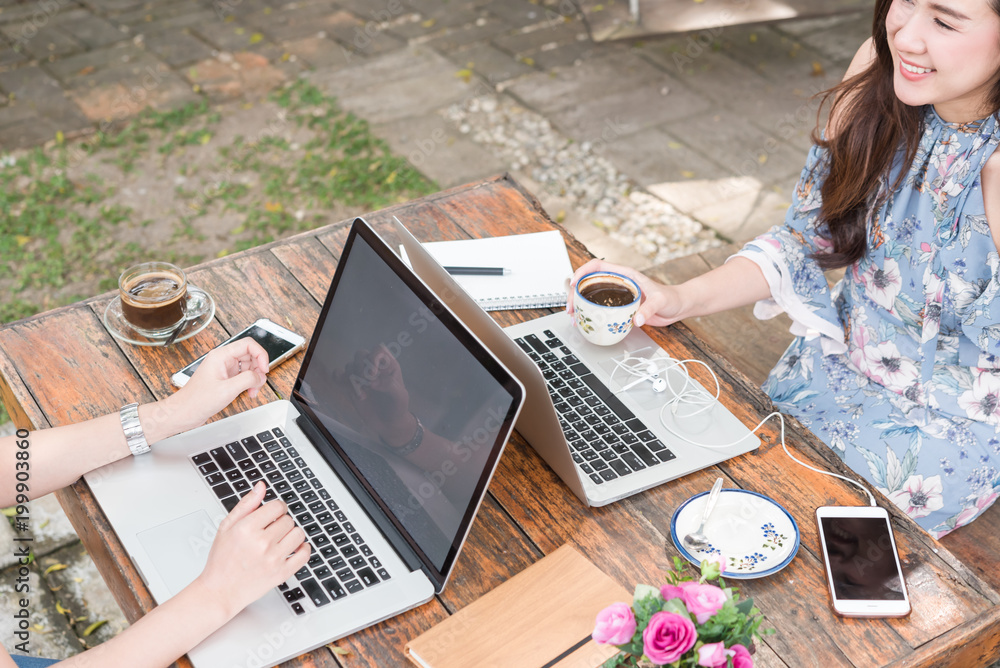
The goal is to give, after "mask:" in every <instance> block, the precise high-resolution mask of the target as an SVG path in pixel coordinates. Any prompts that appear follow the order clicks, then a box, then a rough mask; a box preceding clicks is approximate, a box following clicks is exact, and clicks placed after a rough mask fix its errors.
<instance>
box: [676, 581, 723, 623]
mask: <svg viewBox="0 0 1000 668" xmlns="http://www.w3.org/2000/svg"><path fill="white" fill-rule="evenodd" d="M727 600H728V597H727V596H726V592H724V591H722V590H721V589H719V588H718V587H716V586H715V585H710V584H698V583H694V584H693V585H692V586H690V587H685V588H684V605H685V606H687V609H688V612H690V613H691V614H692V615H694V617H695V619H697V620H698V623H699V624H704V623H705V622H707V621H708V618H709V617H711V616H712V615H714V614H715V613H717V612H718V611H719V609H720V608H721V607H722V605H723V604H724V603H725V602H726V601H727Z"/></svg>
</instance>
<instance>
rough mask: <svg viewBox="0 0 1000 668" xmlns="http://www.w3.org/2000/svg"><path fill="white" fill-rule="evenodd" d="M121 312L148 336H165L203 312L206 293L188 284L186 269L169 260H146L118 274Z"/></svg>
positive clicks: (137, 329)
mask: <svg viewBox="0 0 1000 668" xmlns="http://www.w3.org/2000/svg"><path fill="white" fill-rule="evenodd" d="M118 295H119V297H120V298H121V310H122V316H124V318H125V320H126V321H128V324H130V325H131V326H132V328H133V329H135V331H136V332H138V333H139V334H142V335H143V336H145V337H147V338H152V339H156V338H166V337H169V336H170V335H171V334H172V333H173V332H174V330H175V329H176V328H177V327H178V326H180V325H181V323H183V322H184V321H186V320H190V319H193V318H197V317H198V316H200V315H202V312H203V310H205V309H206V308H207V306H208V303H209V300H208V299H207V295H206V294H205V293H204V292H203V291H201V290H199V289H198V288H195V287H193V286H190V285H188V282H187V276H186V275H185V274H184V270H183V269H181V268H180V267H176V266H174V265H172V264H170V263H168V262H144V263H143V264H137V265H135V266H134V267H129V268H128V269H126V270H125V271H124V272H122V275H121V276H120V277H119V278H118Z"/></svg>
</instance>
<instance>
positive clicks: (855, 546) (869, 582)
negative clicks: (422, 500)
mask: <svg viewBox="0 0 1000 668" xmlns="http://www.w3.org/2000/svg"><path fill="white" fill-rule="evenodd" d="M816 521H817V522H818V524H819V542H820V547H821V549H822V551H823V561H824V562H826V577H827V581H828V582H829V583H830V596H831V598H832V600H833V609H834V612H836V613H837V614H840V615H843V616H845V617H905V616H906V615H908V614H910V599H909V597H908V596H907V595H906V584H905V583H904V581H903V571H902V569H901V568H900V566H899V555H898V554H897V553H896V541H895V539H894V538H893V535H892V525H890V524H889V513H888V512H886V510H885V509H884V508H878V507H873V506H857V507H844V506H823V507H821V508H817V509H816Z"/></svg>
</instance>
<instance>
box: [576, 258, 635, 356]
mask: <svg viewBox="0 0 1000 668" xmlns="http://www.w3.org/2000/svg"><path fill="white" fill-rule="evenodd" d="M641 302H642V290H640V289H639V286H638V285H637V284H636V282H635V281H633V280H632V279H631V278H629V277H627V276H623V275H621V274H616V273H614V272H611V271H596V272H593V273H590V274H587V275H586V276H584V277H583V278H581V279H580V280H579V281H578V282H577V284H576V294H575V296H574V299H573V310H574V317H575V318H576V325H577V329H578V330H579V332H580V334H581V335H583V337H584V338H585V339H587V340H588V341H590V342H591V343H595V344H597V345H599V346H610V345H613V344H615V343H618V342H619V341H621V340H622V339H624V338H625V337H626V336H628V333H629V332H630V331H632V318H633V317H634V316H635V313H636V311H638V310H639V304H640V303H641Z"/></svg>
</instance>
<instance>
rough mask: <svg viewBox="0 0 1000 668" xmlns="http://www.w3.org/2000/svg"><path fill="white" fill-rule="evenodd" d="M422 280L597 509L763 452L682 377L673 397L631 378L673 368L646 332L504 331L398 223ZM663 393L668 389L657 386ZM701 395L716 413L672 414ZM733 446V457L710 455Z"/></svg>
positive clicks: (671, 377) (549, 320)
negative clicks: (678, 400)
mask: <svg viewBox="0 0 1000 668" xmlns="http://www.w3.org/2000/svg"><path fill="white" fill-rule="evenodd" d="M395 225H396V233H397V234H398V235H399V237H400V240H401V243H402V245H403V248H404V250H405V252H406V255H407V259H408V261H409V263H410V266H412V267H413V270H414V271H415V272H416V273H417V275H418V276H420V277H421V278H422V279H423V280H424V282H426V283H427V285H429V286H430V287H431V289H433V290H434V291H435V292H437V294H438V295H440V296H441V298H442V299H443V300H444V302H445V303H446V304H447V305H448V306H449V307H451V309H452V310H454V311H455V313H457V314H458V316H459V317H460V318H462V320H463V321H464V322H465V324H466V325H467V326H468V327H469V328H470V329H471V330H472V331H474V332H475V333H476V335H477V336H478V337H479V338H480V340H482V341H483V342H484V343H485V344H486V345H487V346H489V347H490V349H491V350H492V351H493V353H494V354H495V355H496V356H497V357H498V358H499V359H501V360H502V361H503V363H504V364H505V365H506V366H507V367H508V368H509V369H510V370H511V371H513V372H514V374H515V375H516V376H517V377H518V379H520V381H521V383H522V384H523V385H524V387H525V389H526V391H527V400H526V402H525V406H524V410H523V411H522V412H521V415H520V417H519V418H518V422H517V431H518V433H520V434H521V435H522V436H523V437H524V439H525V440H526V441H527V442H528V443H529V444H530V445H531V447H533V448H534V449H535V450H536V451H537V452H538V454H539V455H541V456H542V458H543V459H544V460H545V461H546V462H547V463H548V464H549V466H551V467H552V469H553V470H554V471H555V472H556V473H557V474H558V475H559V477H561V478H562V480H563V481H564V482H565V483H566V484H567V485H568V486H569V487H570V489H572V490H573V492H574V493H575V494H576V495H577V496H578V497H580V499H581V500H582V501H583V502H584V503H586V504H588V505H591V506H602V505H606V504H608V503H611V502H613V501H617V500H619V499H622V498H625V497H627V496H631V495H632V494H636V493H638V492H641V491H643V490H646V489H649V488H651V487H655V486H656V485H659V484H661V483H664V482H666V481H668V480H673V479H674V478H679V477H681V476H683V475H687V474H688V473H692V472H694V471H698V470H700V469H703V468H706V467H708V466H711V465H713V464H716V463H718V462H721V461H724V460H726V459H729V458H731V457H735V456H737V455H740V454H743V453H746V452H749V451H751V450H754V449H755V448H757V447H759V446H760V439H759V438H757V436H756V435H754V434H752V433H751V431H750V429H749V428H748V427H746V426H745V425H744V424H743V423H741V422H740V421H739V420H738V419H737V418H736V416H734V415H733V414H732V413H731V412H730V411H729V410H728V409H727V408H726V407H725V406H723V405H722V404H721V403H719V402H718V401H711V397H714V396H715V392H714V389H715V388H714V387H713V388H712V390H713V392H712V393H711V395H709V394H708V393H705V391H704V388H703V387H702V386H701V385H700V384H698V382H697V381H695V380H694V379H692V378H689V377H686V376H685V375H684V373H683V372H682V371H681V370H680V368H679V367H678V368H674V369H671V370H668V371H666V372H665V373H661V374H660V375H661V377H662V379H663V380H665V381H666V387H667V389H666V390H665V391H663V390H661V391H659V392H657V391H656V390H655V389H654V385H653V382H645V381H640V382H638V383H636V382H635V381H636V380H637V379H636V378H635V377H634V376H631V375H629V374H627V373H625V372H624V371H623V369H622V367H621V366H620V365H619V364H618V363H619V362H622V363H626V364H632V363H633V362H631V361H628V360H626V357H628V358H635V357H642V358H646V359H650V360H653V361H656V362H657V364H658V367H659V368H661V369H665V368H667V367H669V366H670V362H669V355H667V353H666V352H665V351H664V350H663V349H662V348H660V347H659V346H658V345H657V344H656V343H655V342H654V341H653V340H652V339H651V338H650V337H649V336H648V335H647V334H646V333H645V332H643V331H642V330H641V329H638V328H633V329H632V331H631V332H630V333H629V335H628V336H627V337H626V338H625V339H624V340H623V341H622V342H621V343H620V344H618V345H615V346H597V345H594V344H592V343H590V342H588V341H587V340H585V339H584V338H583V337H582V336H580V334H579V332H577V330H576V328H575V327H574V326H573V323H572V320H571V318H570V317H569V316H568V315H567V314H566V313H565V312H560V313H554V314H552V315H548V316H544V317H542V318H537V319H535V320H531V321H529V322H525V323H521V324H518V325H512V326H510V327H507V328H500V327H499V326H498V325H497V324H496V322H495V321H494V320H493V318H492V317H491V316H490V315H489V314H488V313H486V312H485V311H483V309H482V308H480V307H479V305H478V304H476V302H475V301H474V300H473V299H472V298H471V297H470V296H469V295H468V293H466V292H465V291H464V290H463V289H462V288H461V286H459V284H458V283H457V282H456V281H455V279H453V278H452V277H451V276H450V275H449V274H448V273H447V272H446V271H445V270H444V269H443V268H442V267H441V265H440V264H438V262H437V261H436V260H435V259H434V258H433V257H432V256H431V255H430V253H428V252H427V251H426V250H424V249H423V248H422V247H421V245H420V243H419V242H418V241H417V240H416V239H415V238H414V237H413V235H411V234H410V233H409V232H408V231H407V230H406V228H405V227H404V226H403V225H402V224H401V223H400V222H399V221H398V220H397V221H396V223H395ZM658 387H662V385H661V386H658ZM685 389H686V390H687V391H688V392H692V391H695V392H699V393H700V395H701V397H702V398H703V399H704V400H706V401H710V402H711V403H710V407H709V408H708V410H704V411H701V412H698V413H695V410H697V409H700V408H701V407H700V406H694V407H692V406H691V405H679V406H678V407H677V410H676V411H674V410H672V409H671V408H670V407H668V408H666V409H664V408H663V407H664V404H665V403H666V402H667V400H668V399H670V398H671V397H672V396H674V392H682V391H684V390H685ZM695 443H698V444H704V445H709V446H720V445H727V444H732V445H729V447H723V448H719V447H708V448H706V447H701V446H699V445H695Z"/></svg>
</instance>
